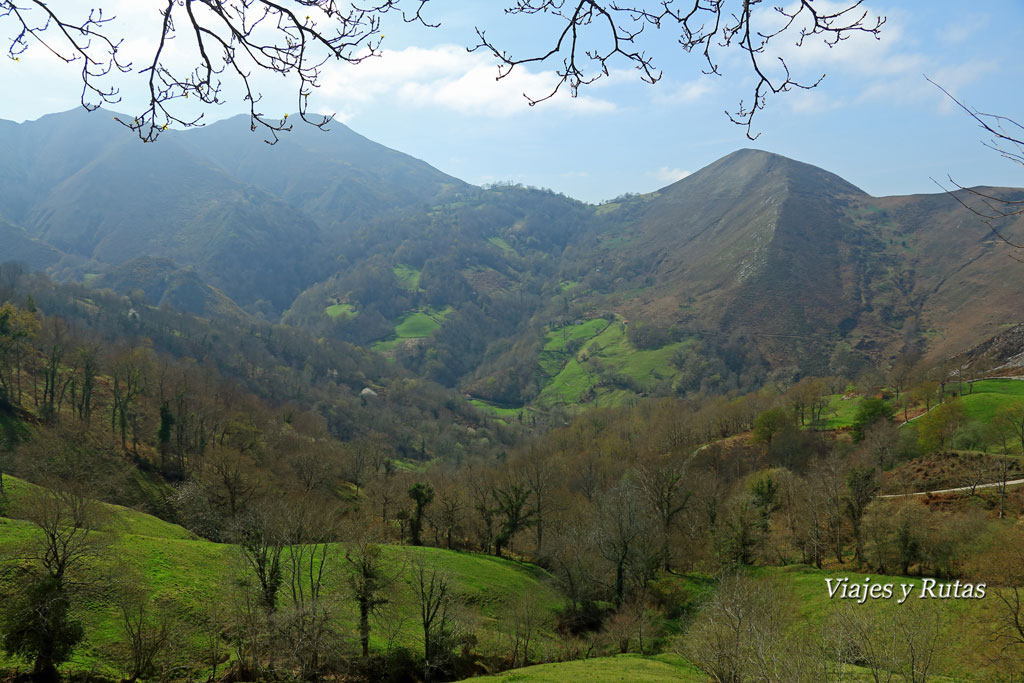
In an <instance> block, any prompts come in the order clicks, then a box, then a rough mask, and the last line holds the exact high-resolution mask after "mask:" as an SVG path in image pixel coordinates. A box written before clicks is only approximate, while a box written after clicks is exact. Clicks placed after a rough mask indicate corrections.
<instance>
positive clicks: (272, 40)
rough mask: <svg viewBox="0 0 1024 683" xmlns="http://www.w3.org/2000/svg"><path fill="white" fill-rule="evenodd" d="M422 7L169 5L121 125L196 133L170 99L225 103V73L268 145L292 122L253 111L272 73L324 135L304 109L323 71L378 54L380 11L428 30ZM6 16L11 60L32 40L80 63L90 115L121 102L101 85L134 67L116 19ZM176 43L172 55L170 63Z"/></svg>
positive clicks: (388, 3) (402, 0) (25, 0)
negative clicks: (293, 83) (291, 80)
mask: <svg viewBox="0 0 1024 683" xmlns="http://www.w3.org/2000/svg"><path fill="white" fill-rule="evenodd" d="M428 1H429V0H370V4H368V5H365V6H360V5H357V4H355V3H343V2H338V0H165V2H164V3H163V6H162V7H161V8H160V9H159V13H160V16H161V29H160V37H159V39H158V40H157V41H156V43H155V45H154V46H153V52H152V56H151V57H150V58H149V59H147V60H146V66H145V67H144V68H142V69H140V70H139V71H138V73H140V74H146V78H147V86H148V105H147V106H146V108H145V109H144V110H143V111H142V112H141V113H140V114H138V115H137V116H135V117H134V118H133V119H131V120H128V119H123V120H122V119H120V118H119V119H118V121H119V122H120V123H122V124H124V125H125V126H127V127H128V128H130V129H132V130H133V131H135V132H136V133H137V134H138V136H139V137H140V138H141V139H142V140H143V141H144V142H152V141H154V140H156V138H157V137H158V136H159V135H160V133H161V132H163V131H165V130H167V129H168V128H170V127H171V126H181V127H186V128H187V127H192V126H201V125H203V114H202V113H199V114H196V115H192V114H185V113H182V111H181V110H182V109H183V107H182V106H180V105H181V103H179V102H176V101H177V100H180V99H190V98H192V99H193V101H198V102H199V103H200V104H205V105H217V104H222V103H223V102H224V99H223V90H222V86H223V84H222V82H221V78H222V76H223V77H224V78H228V77H229V76H230V79H231V80H233V81H235V82H237V83H239V84H240V85H241V87H242V89H243V90H244V92H245V95H244V99H245V100H246V101H247V102H248V103H249V114H250V118H251V122H252V129H253V130H257V129H258V128H262V129H263V130H264V132H265V133H266V134H267V135H268V139H267V142H269V143H270V144H273V143H275V142H277V139H278V136H277V134H278V133H279V132H281V131H286V130H291V124H290V123H289V122H288V116H287V114H285V115H284V116H283V117H281V118H276V117H273V116H268V115H267V114H265V113H264V112H262V111H261V110H260V109H259V108H258V103H259V102H260V99H261V95H260V93H259V92H258V91H257V89H256V87H255V80H254V78H255V76H254V75H255V74H257V73H260V72H266V71H270V72H275V73H278V74H281V75H284V76H291V77H297V80H298V87H297V96H298V108H297V111H298V113H299V115H300V116H301V117H302V118H303V120H305V121H307V122H309V123H312V124H313V125H315V126H318V127H321V128H322V127H324V126H326V125H327V124H328V123H329V122H330V121H331V120H332V118H333V117H332V116H314V117H310V116H307V112H308V103H309V95H310V94H311V92H312V91H313V89H314V88H316V87H317V86H318V85H319V82H320V77H321V75H322V68H323V66H324V65H325V64H326V63H327V62H328V61H331V60H336V61H342V62H347V63H349V64H358V63H359V62H361V61H363V60H364V59H367V58H369V57H373V56H376V55H379V54H380V45H381V35H380V32H381V19H382V17H383V16H384V15H385V14H388V13H391V12H401V15H402V19H403V20H404V21H406V22H409V23H412V22H417V23H420V24H423V25H424V26H432V24H429V23H428V22H427V21H426V19H425V18H424V17H423V15H422V11H423V8H424V6H425V5H426V3H427V2H428ZM410 6H411V8H412V9H410V10H406V9H403V8H405V7H410ZM4 19H11V20H13V21H14V22H15V27H16V29H17V31H18V32H17V33H16V35H15V37H14V38H13V39H12V40H11V43H10V45H9V46H8V50H7V53H8V56H9V57H10V58H12V59H16V60H17V59H20V57H21V55H22V54H24V52H25V51H26V50H27V49H28V48H29V45H30V44H31V43H33V42H35V43H38V44H40V45H42V46H44V47H45V48H46V49H47V50H49V51H50V52H51V53H53V54H54V55H56V56H57V57H58V58H59V59H61V60H63V61H65V62H68V63H72V62H78V61H81V62H82V65H83V66H82V73H81V77H82V83H83V90H82V96H81V101H82V105H83V106H84V107H85V108H86V109H89V110H93V109H96V108H98V107H100V106H102V105H104V104H117V103H119V102H120V101H121V96H120V91H119V89H118V88H116V87H112V86H111V87H107V86H106V85H105V83H106V80H104V79H105V77H107V76H110V75H112V74H114V73H129V72H131V71H132V70H133V69H132V65H131V63H128V62H125V61H123V60H122V56H121V54H120V50H121V45H122V41H121V40H116V39H114V38H112V37H111V31H112V28H113V27H112V26H111V25H110V22H111V21H113V20H114V17H113V16H107V15H104V13H103V11H102V10H101V9H91V10H89V13H88V15H87V17H86V19H85V20H84V21H81V22H75V21H71V20H68V19H66V18H64V17H60V16H58V14H57V13H56V12H55V11H54V10H52V9H51V7H50V6H49V4H48V3H47V2H44V0H0V22H2V21H3V20H4ZM176 20H177V22H176ZM178 24H180V27H179V26H178ZM172 41H173V43H172ZM172 44H173V45H174V46H175V47H176V48H177V52H176V54H175V55H174V57H175V59H174V60H173V61H172V59H171V54H170V50H169V48H170V46H171V45H172ZM182 56H184V57H185V59H184V60H182V59H181V58H182ZM181 63H184V64H189V65H192V66H186V67H181V66H178V65H179V64H181Z"/></svg>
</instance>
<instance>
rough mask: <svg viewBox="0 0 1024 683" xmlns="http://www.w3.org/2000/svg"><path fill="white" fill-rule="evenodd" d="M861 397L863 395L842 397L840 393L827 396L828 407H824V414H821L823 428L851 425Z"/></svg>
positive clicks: (839, 427)
mask: <svg viewBox="0 0 1024 683" xmlns="http://www.w3.org/2000/svg"><path fill="white" fill-rule="evenodd" d="M863 399H864V397H863V396H854V397H852V398H843V395H842V394H833V395H832V396H829V402H828V408H826V409H825V414H824V415H823V417H824V418H825V424H824V427H825V429H842V428H843V427H852V426H853V418H855V417H856V416H857V408H858V407H860V402H861V401H862V400H863Z"/></svg>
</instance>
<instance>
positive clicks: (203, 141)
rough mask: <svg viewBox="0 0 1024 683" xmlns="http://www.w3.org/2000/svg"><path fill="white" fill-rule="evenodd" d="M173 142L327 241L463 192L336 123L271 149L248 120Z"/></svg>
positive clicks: (291, 135) (300, 130)
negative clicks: (309, 223)
mask: <svg viewBox="0 0 1024 683" xmlns="http://www.w3.org/2000/svg"><path fill="white" fill-rule="evenodd" d="M173 137H174V139H175V141H176V142H178V143H179V144H181V145H183V146H184V147H185V148H187V149H188V150H190V151H191V152H192V153H193V154H196V155H197V156H200V157H202V158H204V159H206V160H207V161H208V162H210V163H211V164H214V165H215V166H217V167H219V168H222V169H224V170H225V171H226V172H227V173H229V174H230V175H231V176H232V177H235V178H238V179H239V180H242V181H243V182H245V183H248V184H250V185H252V186H254V187H258V188H260V189H261V190H263V191H265V192H268V193H270V194H272V195H274V196H276V197H279V198H281V199H283V200H285V201H286V202H288V203H289V204H291V205H292V206H293V207H295V208H296V209H299V210H301V211H302V212H303V214H304V215H307V216H309V217H311V218H313V219H314V220H315V221H316V222H317V223H318V224H319V225H320V226H321V227H323V228H324V229H325V230H326V231H327V233H328V234H332V235H336V234H338V233H339V232H342V231H344V230H345V229H346V228H348V229H352V228H354V227H358V226H359V225H360V224H361V223H362V222H365V221H367V220H371V219H374V218H376V217H378V216H380V215H383V214H385V213H390V212H395V211H400V210H403V209H406V208H409V207H412V206H416V207H418V208H422V205H423V204H424V203H437V202H438V201H439V200H441V199H442V198H444V197H452V196H454V195H455V194H457V193H459V192H464V191H466V190H468V189H469V188H470V186H469V185H467V184H466V183H464V182H463V181H461V180H459V179H457V178H453V177H452V176H449V175H447V174H445V173H442V172H441V171H438V170H437V169H435V168H434V167H432V166H430V165H429V164H427V163H426V162H423V161H420V160H419V159H415V158H413V157H411V156H409V155H407V154H403V153H401V152H397V151H395V150H393V149H389V148H387V147H385V146H383V145H380V144H377V143H376V142H373V141H371V140H368V139H367V138H365V137H363V136H362V135H359V134H358V133H356V132H355V131H353V130H352V129H350V128H348V127H347V126H345V125H344V124H342V123H340V122H337V121H332V122H331V123H330V124H329V125H328V126H327V127H326V128H325V129H324V130H320V129H318V128H316V127H314V126H309V125H306V124H305V123H302V122H301V121H300V122H298V123H296V124H295V126H294V128H293V130H291V131H289V132H287V133H284V134H282V135H281V136H280V140H279V141H278V142H277V143H276V144H274V145H268V144H267V143H266V142H264V140H263V138H262V137H261V136H260V135H258V134H254V133H253V132H251V131H250V128H249V117H248V116H237V117H234V118H232V119H228V120H226V121H221V122H218V123H215V124H212V125H210V126H208V127H205V128H200V129H196V130H192V131H187V132H183V133H182V132H179V133H175V134H174V136H173Z"/></svg>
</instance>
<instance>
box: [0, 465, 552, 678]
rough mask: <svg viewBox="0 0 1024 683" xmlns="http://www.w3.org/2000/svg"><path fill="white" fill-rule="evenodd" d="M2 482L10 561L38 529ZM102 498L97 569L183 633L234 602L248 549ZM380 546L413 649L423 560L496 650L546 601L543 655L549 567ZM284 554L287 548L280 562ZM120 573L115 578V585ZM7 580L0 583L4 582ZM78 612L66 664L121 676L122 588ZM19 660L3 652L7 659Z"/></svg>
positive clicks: (334, 578) (21, 493) (353, 614)
mask: <svg viewBox="0 0 1024 683" xmlns="http://www.w3.org/2000/svg"><path fill="white" fill-rule="evenodd" d="M5 487H8V493H9V497H10V511H9V513H8V514H10V515H12V517H13V518H7V517H0V558H2V559H4V560H5V562H9V561H11V560H12V559H13V558H15V557H18V556H19V551H18V549H19V548H22V547H24V544H26V543H31V542H32V540H33V538H34V537H35V534H36V533H37V530H36V528H35V527H34V525H32V524H31V523H29V522H26V521H21V520H19V519H16V518H17V517H18V516H19V510H21V508H22V505H23V504H24V501H25V500H26V499H27V497H28V496H29V493H30V491H31V490H32V489H34V488H36V487H33V486H32V485H31V484H28V483H26V482H23V481H21V480H18V479H15V478H12V477H5ZM105 507H106V508H107V509H108V510H109V511H110V512H111V513H112V515H111V519H110V521H109V524H108V526H107V530H106V531H105V532H104V536H106V537H107V540H108V542H110V543H111V544H112V552H109V553H105V555H104V559H103V560H102V561H101V563H100V566H98V567H93V568H92V571H94V572H96V571H99V572H102V573H104V574H109V575H110V576H111V577H120V578H124V576H125V575H135V576H137V577H141V579H142V581H143V582H144V590H145V592H146V593H147V594H148V596H149V597H150V599H151V600H152V602H153V604H155V605H159V606H160V609H161V610H162V611H163V612H164V613H166V614H169V615H170V618H171V621H172V623H173V624H175V625H176V628H178V629H181V630H183V631H184V632H190V631H189V627H191V626H193V625H196V624H201V623H203V622H204V620H206V619H208V618H209V617H210V615H211V613H213V612H216V611H220V612H221V613H222V614H224V615H230V613H231V609H232V608H231V605H232V604H234V601H236V599H237V598H236V594H235V593H234V592H233V590H232V588H231V586H232V583H233V582H235V581H236V580H237V577H238V576H239V575H240V574H239V572H240V568H241V555H240V553H239V551H238V549H237V548H236V547H234V546H232V545H229V544H221V543H211V542H209V541H205V540H201V539H198V538H196V537H195V536H194V535H193V534H191V533H189V532H188V531H186V530H185V529H183V528H181V527H179V526H177V525H174V524H169V523H167V522H163V521H161V520H159V519H156V518H155V517H152V516H150V515H145V514H142V513H139V512H137V511H134V510H130V509H126V508H122V507H119V506H105ZM383 551H384V557H385V565H386V568H387V571H388V572H391V573H393V574H395V575H396V576H398V577H399V579H398V580H397V582H396V583H395V587H394V590H393V592H392V595H391V596H390V598H391V604H392V606H393V607H394V608H395V609H396V610H397V614H396V615H395V617H394V623H395V624H398V625H399V628H398V631H397V636H396V638H397V640H396V643H395V644H397V645H400V646H402V647H406V648H408V649H409V650H410V651H413V652H416V651H417V650H422V643H421V640H422V628H421V627H420V626H419V624H418V621H417V620H418V610H419V604H418V602H416V601H415V600H414V593H413V589H412V584H411V581H412V580H413V570H414V567H415V565H416V564H417V563H424V564H425V565H426V566H428V567H436V568H438V569H439V570H441V571H443V572H445V573H446V574H447V575H449V576H450V577H451V581H452V592H453V595H454V597H455V599H456V600H457V602H458V604H459V605H461V606H462V607H461V609H463V610H465V611H466V618H468V619H469V621H470V622H471V623H472V628H473V632H474V634H475V636H476V639H477V645H476V650H477V651H478V652H481V653H484V654H494V653H496V652H497V650H498V649H499V647H500V643H501V640H502V638H503V636H502V629H503V628H504V626H503V623H502V620H503V618H504V616H505V615H506V614H507V613H508V611H509V609H510V606H511V605H513V604H518V603H519V602H520V601H521V600H522V597H523V596H530V599H531V600H532V601H533V604H534V605H536V607H537V609H538V610H539V612H538V614H539V616H540V619H541V628H540V630H539V637H538V641H539V642H538V653H541V654H545V653H548V651H549V650H551V649H552V648H553V642H552V641H553V638H554V635H553V632H552V630H551V629H552V623H553V618H554V612H555V611H556V610H557V609H559V608H560V607H561V605H562V599H561V597H560V596H559V595H558V592H557V591H556V590H555V589H554V588H553V587H552V585H551V584H550V580H549V577H548V576H547V574H546V573H545V572H544V571H543V570H541V569H538V568H536V567H534V566H532V565H528V564H523V563H517V562H514V561H511V560H506V559H499V558H496V557H492V556H488V555H479V554H468V553H459V552H452V551H448V550H442V549H439V548H428V547H401V546H383ZM344 553H345V546H344V545H341V544H334V545H331V546H329V548H328V559H327V566H326V570H325V574H326V576H327V579H326V582H325V590H326V591H327V592H328V600H329V601H330V602H331V604H333V605H334V609H333V612H332V613H333V614H334V617H333V620H334V622H335V624H336V626H337V628H339V629H340V630H342V631H349V632H354V631H355V630H356V627H357V624H358V614H357V610H356V605H355V603H354V601H353V600H352V599H351V597H350V592H349V589H348V588H347V583H346V579H345V577H346V575H347V574H346V571H347V570H346V568H345V562H344ZM287 563H288V551H287V550H286V553H285V557H284V559H283V564H284V565H287ZM118 580H119V579H115V580H114V585H115V586H116V585H117V581H118ZM286 583H287V582H286ZM3 587H4V584H3V583H0V589H3ZM286 592H287V587H286V586H283V587H282V589H281V602H282V603H284V602H285V601H286V600H285V593H286ZM214 608H215V609H214ZM74 616H75V617H76V618H78V619H80V620H81V621H82V623H83V625H84V626H85V633H86V638H85V640H84V641H83V643H82V644H81V645H80V646H79V647H78V648H77V649H76V651H75V653H74V656H73V658H72V660H71V662H70V664H69V668H70V669H73V670H78V671H96V672H102V673H104V674H106V675H110V676H116V675H118V673H119V672H118V670H117V668H116V665H115V663H114V662H116V661H117V656H118V651H119V647H120V645H119V643H120V642H121V641H122V640H123V639H124V633H123V631H122V628H121V624H120V619H121V616H120V613H119V611H118V609H117V606H116V595H114V594H111V593H103V594H101V595H99V596H97V597H93V598H90V599H88V600H87V601H85V602H83V603H81V604H79V605H77V607H76V608H75V614H74ZM191 633H192V637H193V638H196V639H198V638H199V634H196V633H195V632H191ZM371 635H372V639H371V645H372V647H373V648H375V649H378V650H379V649H383V648H384V647H385V646H386V643H385V642H384V640H383V636H382V635H381V634H379V633H376V634H371ZM219 647H220V649H221V650H222V651H223V652H224V653H227V652H228V651H229V649H230V648H229V643H227V642H222V643H221V644H220V645H219ZM545 656H546V655H545ZM180 658H181V660H182V661H181V665H182V666H187V667H190V668H193V669H196V668H198V669H201V668H202V664H201V662H199V661H195V660H194V659H193V660H191V661H190V660H189V654H188V652H187V651H183V652H182V653H181V654H180ZM13 664H14V662H12V661H10V660H5V659H4V658H3V655H0V665H6V666H11V665H13Z"/></svg>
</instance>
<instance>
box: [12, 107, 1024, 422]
mask: <svg viewBox="0 0 1024 683" xmlns="http://www.w3.org/2000/svg"><path fill="white" fill-rule="evenodd" d="M329 128H330V130H329V131H328V132H324V131H321V130H317V129H315V128H312V127H308V126H304V125H296V127H295V130H293V131H291V132H290V133H287V134H285V135H283V136H282V137H281V140H280V142H279V143H278V144H276V145H273V146H271V145H267V144H265V143H264V142H263V139H262V137H261V136H259V135H254V134H252V133H251V132H250V131H249V126H248V125H247V123H246V121H245V120H244V118H243V119H239V118H236V119H229V120H226V121H220V122H217V123H214V124H211V125H210V126H207V127H205V128H201V129H197V130H190V131H183V132H169V133H168V134H166V135H164V136H162V137H161V140H160V142H159V143H157V144H153V145H142V144H140V143H139V142H138V140H137V139H135V138H133V137H132V136H131V135H130V134H128V133H127V131H126V130H125V129H124V128H123V127H121V126H119V125H118V124H116V123H115V122H114V121H112V118H111V115H110V114H109V113H104V112H96V113H92V114H89V113H85V112H83V111H81V110H76V111H72V112H66V113H64V114H55V115H51V116H46V117H43V118H42V119H39V120H38V121H33V122H27V123H23V124H13V123H11V122H0V149H3V151H4V153H3V154H0V172H3V173H4V174H5V178H7V182H5V183H4V184H3V185H2V186H0V238H5V239H4V245H5V253H4V260H6V259H7V258H17V259H21V260H24V261H27V262H28V263H30V265H32V266H33V267H36V268H48V269H49V270H50V272H51V273H52V274H54V275H55V276H57V277H59V278H63V279H71V280H83V279H84V280H88V281H89V282H90V283H92V284H93V285H95V286H99V287H109V288H112V289H115V290H117V291H120V292H122V293H138V292H139V291H141V292H143V293H144V295H145V297H144V300H145V301H147V302H148V303H150V304H152V305H165V306H172V307H178V308H181V309H183V310H186V311H190V312H194V313H197V314H200V315H203V316H206V317H217V316H221V315H227V316H231V317H234V318H240V317H244V316H246V315H255V316H257V317H263V318H266V319H268V320H271V321H274V320H283V321H284V322H286V323H287V324H290V325H293V326H298V327H305V328H308V329H310V330H312V331H314V332H315V333H316V334H317V335H319V336H323V337H333V338H340V339H344V340H347V341H350V342H354V343H358V344H360V345H365V346H373V347H375V348H376V349H378V350H379V351H382V352H384V353H386V354H388V355H389V356H391V357H392V358H394V359H396V360H398V361H399V362H400V363H402V364H403V365H405V366H406V367H407V368H409V369H411V370H413V371H415V372H417V373H419V374H421V375H424V376H426V377H429V378H431V379H434V380H437V381H439V382H442V383H444V384H446V385H448V386H458V387H460V388H462V389H463V390H464V391H467V392H469V393H471V394H473V395H475V396H478V397H481V398H485V399H488V400H492V401H495V402H498V403H501V404H509V405H521V404H522V403H524V402H541V403H548V404H551V405H556V404H575V403H579V402H580V401H589V400H597V401H601V400H620V399H623V398H625V397H627V396H629V395H635V394H638V393H640V394H642V393H665V392H674V393H687V392H692V391H707V392H722V391H731V390H738V389H743V390H747V389H750V388H754V387H756V386H759V385H760V384H762V383H764V382H766V381H769V380H772V379H775V380H777V381H781V382H788V381H791V380H792V379H795V378H797V377H800V376H803V375H807V374H814V375H824V374H838V375H843V376H856V375H857V374H858V373H859V372H860V371H861V370H862V369H864V368H866V367H869V366H872V365H877V363H878V362H882V363H883V364H884V363H885V362H888V361H890V360H892V359H894V358H895V357H896V356H898V355H899V354H901V353H917V352H919V351H920V352H924V353H926V354H930V357H932V358H940V357H945V356H949V355H951V354H955V353H958V352H961V351H963V350H965V349H967V348H970V347H972V346H973V345H975V344H977V343H978V342H979V340H981V339H985V338H988V337H991V336H992V335H994V334H996V333H998V332H1000V331H1001V330H1003V329H1005V328H1006V327H1008V326H1010V325H1012V324H1015V323H1017V322H1019V321H1020V320H1022V319H1024V304H1022V303H1021V298H1020V297H1019V286H1018V283H1020V282H1021V273H1022V271H1021V266H1020V264H1019V263H1018V262H1017V261H1015V260H1013V259H1010V258H1008V257H1007V256H1008V254H1007V249H1006V245H1004V244H1002V243H1000V242H999V241H998V240H995V239H993V238H992V235H991V233H990V231H989V229H988V228H987V227H986V226H984V225H983V224H981V223H980V221H979V220H978V219H977V217H976V216H975V215H974V214H973V213H972V212H971V211H969V210H968V209H967V208H965V207H964V206H963V205H962V204H961V201H958V198H956V197H953V196H950V195H947V194H937V195H914V196H904V197H872V196H869V195H867V194H866V193H864V192H863V191H862V190H860V189H859V188H857V187H856V186H854V185H853V184H851V183H849V182H847V181H845V180H843V179H842V178H840V177H838V176H836V175H835V174H832V173H829V172H828V171H825V170H823V169H820V168H817V167H814V166H812V165H809V164H805V163H801V162H799V161H794V160H792V159H787V158H785V157H782V156H779V155H777V154H772V153H769V152H764V151H759V150H752V149H744V150H739V151H737V152H734V153H732V154H730V155H728V156H726V157H724V158H722V159H720V160H718V161H716V162H714V163H712V164H711V165H709V166H707V167H705V168H703V169H701V170H700V171H698V172H696V173H694V174H692V175H690V176H688V177H687V178H684V179H683V180H680V181H679V182H676V183H673V184H672V185H669V186H668V187H665V188H662V189H661V190H659V191H657V192H653V193H650V194H646V195H641V196H632V197H626V198H623V199H621V200H617V201H614V202H610V203H606V204H602V205H600V206H592V205H586V204H582V203H580V202H577V201H575V200H572V199H571V198H568V197H564V196H562V195H558V194H556V193H553V192H549V191H542V190H536V189H532V188H526V187H519V186H497V187H491V188H477V187H473V186H471V185H468V184H466V183H464V182H462V181H460V180H458V179H456V178H453V177H451V176H448V175H446V174H444V173H443V172H441V171H438V170H437V169H434V168H432V167H431V166H429V165H428V164H426V163H424V162H422V161H419V160H417V159H414V158H412V157H410V156H408V155H405V154H402V153H401V152H398V151H395V150H391V149H388V148H386V147H384V146H382V145H379V144H377V143H375V142H372V141H370V140H368V139H366V138H364V137H362V136H360V135H358V134H357V133H355V132H354V131H352V130H351V129H349V128H347V127H346V126H344V125H342V124H340V123H337V122H333V123H331V124H330V126H329ZM984 192H985V193H986V194H990V195H992V196H997V197H1005V198H1008V199H1021V198H1024V191H1022V190H1014V189H1008V188H985V189H984ZM971 198H972V195H971V194H970V192H964V193H963V194H962V195H961V196H960V197H959V200H962V201H964V202H968V203H969V202H970V201H971ZM1000 229H1001V230H1003V231H1004V232H1005V234H1006V235H1007V236H1010V237H1017V238H1021V237H1022V236H1024V221H1021V220H1017V221H1008V222H1007V224H1006V225H1003V226H1000ZM236 304H237V306H236ZM239 307H241V308H239ZM241 309H244V311H243V310H241ZM598 320H603V321H604V322H603V323H598V322H593V323H590V322H588V321H598ZM584 323H585V324H584ZM570 328H571V329H570Z"/></svg>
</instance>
